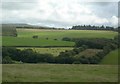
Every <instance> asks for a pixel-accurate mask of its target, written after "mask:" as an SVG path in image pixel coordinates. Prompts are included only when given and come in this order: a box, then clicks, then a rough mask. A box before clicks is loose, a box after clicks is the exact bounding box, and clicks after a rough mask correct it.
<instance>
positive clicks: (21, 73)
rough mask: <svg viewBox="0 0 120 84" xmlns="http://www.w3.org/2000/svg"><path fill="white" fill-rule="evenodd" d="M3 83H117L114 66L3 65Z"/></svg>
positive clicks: (116, 69) (116, 73)
mask: <svg viewBox="0 0 120 84" xmlns="http://www.w3.org/2000/svg"><path fill="white" fill-rule="evenodd" d="M2 67H3V78H2V80H3V82H117V81H118V67H117V66H116V65H80V64H76V65H75V64H4V65H3V66H2Z"/></svg>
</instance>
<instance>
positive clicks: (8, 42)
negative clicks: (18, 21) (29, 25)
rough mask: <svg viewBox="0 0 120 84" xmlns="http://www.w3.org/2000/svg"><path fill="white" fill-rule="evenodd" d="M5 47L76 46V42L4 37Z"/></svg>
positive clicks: (3, 43)
mask: <svg viewBox="0 0 120 84" xmlns="http://www.w3.org/2000/svg"><path fill="white" fill-rule="evenodd" d="M2 41H3V42H2V45H3V46H31V47H32V46H42V47H44V46H66V47H67V46H74V44H75V43H74V42H68V41H60V40H46V39H33V38H19V37H6V36H5V37H3V39H2Z"/></svg>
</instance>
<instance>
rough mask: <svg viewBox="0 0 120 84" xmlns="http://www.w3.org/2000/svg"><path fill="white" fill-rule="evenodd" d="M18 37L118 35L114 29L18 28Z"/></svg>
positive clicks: (50, 37) (111, 36) (97, 36)
mask: <svg viewBox="0 0 120 84" xmlns="http://www.w3.org/2000/svg"><path fill="white" fill-rule="evenodd" d="M17 32H18V37H27V38H28V37H29V38H31V37H32V36H33V35H38V36H39V38H43V39H45V38H49V39H55V38H57V39H62V38H63V37H70V38H114V36H115V35H117V33H116V32H113V31H98V30H45V29H17Z"/></svg>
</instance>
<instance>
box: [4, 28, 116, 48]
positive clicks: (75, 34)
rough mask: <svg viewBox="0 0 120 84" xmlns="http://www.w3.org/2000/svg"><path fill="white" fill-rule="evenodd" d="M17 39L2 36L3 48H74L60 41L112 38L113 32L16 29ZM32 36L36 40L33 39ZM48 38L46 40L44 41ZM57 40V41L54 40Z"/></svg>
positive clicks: (72, 44) (114, 33)
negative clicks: (63, 39) (67, 39)
mask: <svg viewBox="0 0 120 84" xmlns="http://www.w3.org/2000/svg"><path fill="white" fill-rule="evenodd" d="M17 33H18V37H7V36H3V39H2V40H3V46H66V47H67V46H74V44H75V43H74V42H66V41H61V39H62V38H63V37H69V38H114V36H115V35H117V33H116V32H113V31H97V30H45V29H17ZM34 35H37V36H38V39H33V38H32V37H33V36H34ZM46 38H48V39H46ZM54 39H57V40H54Z"/></svg>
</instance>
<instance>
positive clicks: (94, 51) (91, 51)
mask: <svg viewBox="0 0 120 84" xmlns="http://www.w3.org/2000/svg"><path fill="white" fill-rule="evenodd" d="M100 51H101V49H86V50H84V51H82V52H80V53H79V54H78V55H76V57H80V56H85V57H91V56H95V55H96V54H97V53H98V52H100Z"/></svg>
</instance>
